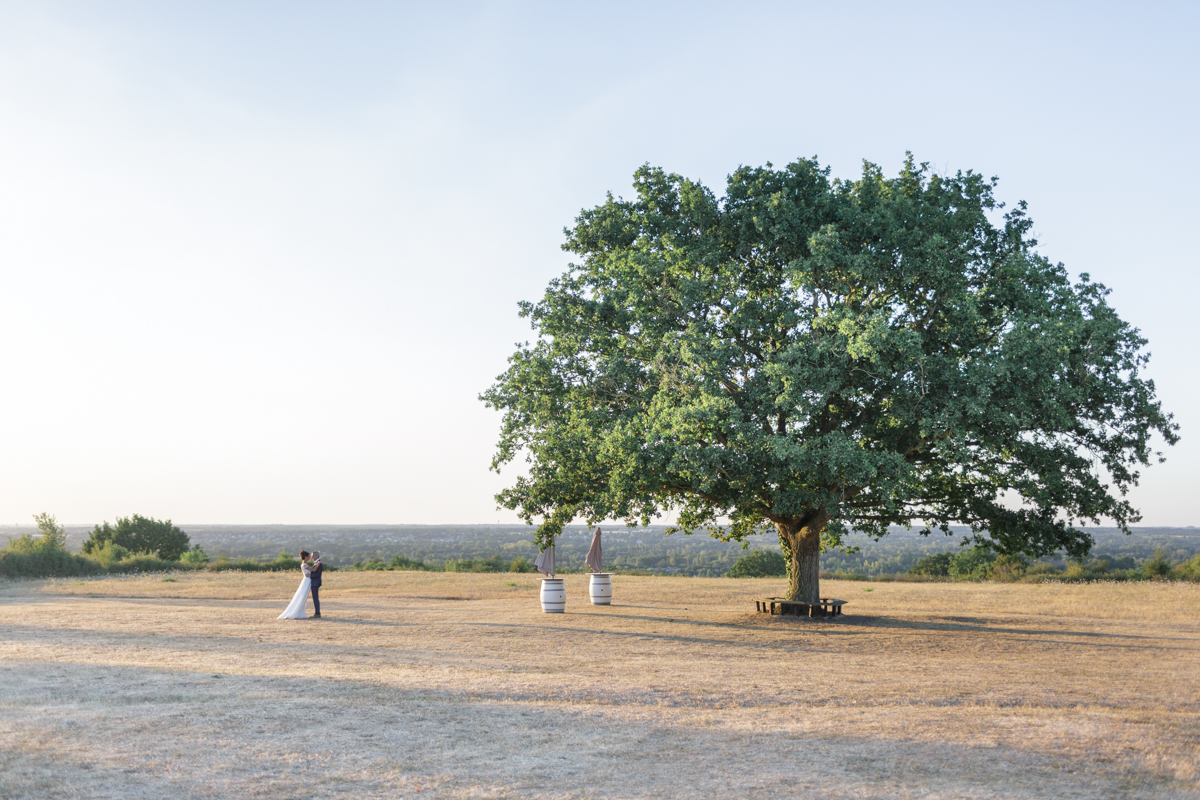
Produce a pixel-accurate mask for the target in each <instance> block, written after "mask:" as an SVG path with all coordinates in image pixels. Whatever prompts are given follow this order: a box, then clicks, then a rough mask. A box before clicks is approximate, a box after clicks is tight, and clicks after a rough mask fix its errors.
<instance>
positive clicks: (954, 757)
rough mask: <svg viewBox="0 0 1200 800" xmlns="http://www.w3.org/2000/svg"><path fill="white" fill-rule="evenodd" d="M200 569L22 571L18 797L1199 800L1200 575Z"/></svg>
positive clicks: (13, 700) (7, 731)
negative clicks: (843, 612)
mask: <svg viewBox="0 0 1200 800" xmlns="http://www.w3.org/2000/svg"><path fill="white" fill-rule="evenodd" d="M175 577H176V580H175V581H174V582H164V581H163V580H162V578H161V576H154V577H141V578H136V577H128V578H102V579H93V580H73V579H65V580H54V581H12V582H7V583H3V584H0V677H2V678H3V680H2V681H0V797H6V798H9V797H12V798H17V797H20V798H24V797H29V798H34V797H38V798H41V797H82V798H90V797H132V798H141V797H145V798H150V797H154V798H157V797H164V796H172V797H262V798H276V797H279V798H282V797H299V796H308V797H347V798H349V797H410V796H412V797H429V796H433V797H705V798H711V797H778V796H797V795H806V796H814V797H822V798H839V797H945V798H960V797H1052V796H1053V797H1147V798H1149V797H1197V796H1200V714H1198V713H1197V712H1198V710H1200V637H1198V635H1197V634H1198V632H1200V623H1198V621H1197V620H1198V619H1200V585H1196V584H1165V583H1164V584H1146V583H1140V584H1129V583H1124V584H1091V585H1046V584H1043V585H1024V584H943V583H924V584H921V583H911V584H910V583H882V584H870V583H867V584H864V583H857V582H855V583H839V582H835V581H827V582H826V583H825V584H824V586H823V590H824V592H825V594H827V595H834V596H839V597H842V598H844V599H847V600H849V601H850V604H849V605H848V606H847V611H848V612H849V616H848V617H847V618H845V619H842V620H838V621H827V622H813V621H807V620H793V619H783V618H779V617H774V618H768V617H764V616H759V615H756V614H754V613H752V609H753V602H752V601H753V599H754V598H755V597H762V596H767V595H771V594H779V593H781V591H782V588H783V587H782V582H781V581H777V580H761V581H758V580H754V581H752V580H741V581H735V580H729V579H705V578H636V577H621V576H617V577H615V578H614V594H615V598H616V605H613V606H612V607H609V608H605V607H594V606H591V605H589V604H588V603H587V601H586V598H585V595H586V585H587V584H586V580H587V579H586V577H585V576H567V586H568V604H567V610H568V613H567V614H565V615H561V616H560V615H547V614H542V613H541V612H540V610H539V607H538V601H537V585H538V582H537V580H536V579H534V578H532V577H530V576H528V575H494V574H493V575H486V574H485V575H474V574H454V573H450V574H447V573H406V572H391V573H344V572H343V573H334V574H332V575H330V576H329V580H328V581H327V583H326V587H325V589H324V590H323V595H324V596H323V598H322V600H323V605H324V606H325V608H324V609H323V610H324V611H325V613H326V615H327V618H326V619H324V620H311V621H293V622H279V621H276V620H275V616H276V615H277V614H278V613H279V611H280V610H282V607H283V605H284V604H285V603H286V601H287V599H288V598H289V597H290V595H291V592H292V589H293V588H294V585H295V581H296V578H295V577H294V576H291V575H277V574H270V573H256V574H247V575H242V574H231V573H217V574H187V575H177V576H175ZM513 584H515V585H513ZM868 588H869V589H871V591H864V589H868Z"/></svg>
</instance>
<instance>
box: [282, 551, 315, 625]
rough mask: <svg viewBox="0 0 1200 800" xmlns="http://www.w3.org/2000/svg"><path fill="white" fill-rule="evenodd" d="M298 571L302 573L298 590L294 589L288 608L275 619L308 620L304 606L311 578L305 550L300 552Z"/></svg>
mask: <svg viewBox="0 0 1200 800" xmlns="http://www.w3.org/2000/svg"><path fill="white" fill-rule="evenodd" d="M300 571H301V572H303V573H304V577H303V578H301V579H300V588H298V589H296V593H295V594H294V595H292V602H290V603H288V607H287V608H285V609H284V610H283V613H282V614H280V615H279V616H278V617H277V619H308V614H306V613H304V604H305V603H307V602H308V590H309V587H310V586H311V585H312V578H310V577H309V573H310V567H309V564H308V551H307V550H301V551H300Z"/></svg>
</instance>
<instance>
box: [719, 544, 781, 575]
mask: <svg viewBox="0 0 1200 800" xmlns="http://www.w3.org/2000/svg"><path fill="white" fill-rule="evenodd" d="M727 574H728V575H729V577H731V578H778V577H780V576H783V575H787V562H786V561H785V560H784V558H783V555H782V554H780V553H776V552H775V551H774V550H752V551H751V552H749V553H746V555H744V556H742V557H741V558H739V559H738V560H737V561H735V562H733V566H732V567H730V568H729V572H728V573H727Z"/></svg>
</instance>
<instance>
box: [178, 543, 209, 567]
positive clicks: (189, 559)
mask: <svg viewBox="0 0 1200 800" xmlns="http://www.w3.org/2000/svg"><path fill="white" fill-rule="evenodd" d="M179 560H180V561H181V562H182V563H184V564H195V565H197V566H203V565H205V564H207V563H208V553H206V552H204V548H203V547H201V546H200V545H198V544H194V545H192V549H191V550H188V551H187V552H186V553H184V554H183V555H181V556H180V557H179Z"/></svg>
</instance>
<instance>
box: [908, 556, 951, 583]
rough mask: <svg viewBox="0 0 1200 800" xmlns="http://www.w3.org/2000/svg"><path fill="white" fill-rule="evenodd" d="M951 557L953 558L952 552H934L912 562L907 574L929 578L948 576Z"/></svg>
mask: <svg viewBox="0 0 1200 800" xmlns="http://www.w3.org/2000/svg"><path fill="white" fill-rule="evenodd" d="M952 558H954V554H953V553H934V554H933V555H928V556H925V557H924V558H922V559H920V560H918V561H917V563H916V564H913V566H912V569H910V570H909V571H908V574H909V575H925V576H927V577H930V578H948V577H950V559H952Z"/></svg>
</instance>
